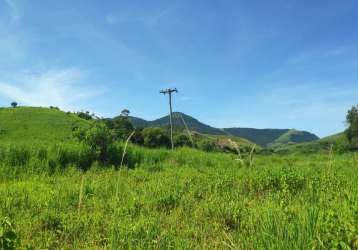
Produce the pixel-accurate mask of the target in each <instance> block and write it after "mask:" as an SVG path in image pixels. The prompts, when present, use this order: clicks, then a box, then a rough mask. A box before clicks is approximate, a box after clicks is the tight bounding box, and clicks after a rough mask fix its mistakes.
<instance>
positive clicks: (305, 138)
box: [115, 112, 319, 147]
mask: <svg viewBox="0 0 358 250" xmlns="http://www.w3.org/2000/svg"><path fill="white" fill-rule="evenodd" d="M115 119H116V118H115ZM129 120H130V121H131V123H132V124H133V125H134V127H137V128H151V127H166V126H168V125H169V116H164V117H162V118H159V119H156V120H154V121H146V120H143V119H141V118H137V117H129ZM184 122H185V124H184ZM173 124H174V126H175V127H176V128H185V126H186V127H187V128H188V129H189V130H190V131H193V132H195V133H199V134H207V135H215V136H220V135H221V136H223V135H226V136H229V137H231V138H232V137H239V138H242V139H246V140H248V141H251V142H253V143H255V144H257V145H260V146H261V147H277V146H278V145H284V144H292V143H302V142H311V141H316V140H318V139H319V138H318V137H317V136H316V135H314V134H312V133H309V132H306V131H297V130H294V129H254V128H224V129H218V128H214V127H211V126H208V125H206V124H204V123H202V122H200V121H198V120H196V119H195V118H193V117H191V116H188V115H186V114H183V113H180V112H174V113H173Z"/></svg>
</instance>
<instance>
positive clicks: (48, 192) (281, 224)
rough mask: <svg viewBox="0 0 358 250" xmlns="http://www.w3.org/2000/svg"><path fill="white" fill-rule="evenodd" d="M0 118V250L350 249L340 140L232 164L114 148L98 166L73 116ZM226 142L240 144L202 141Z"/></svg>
mask: <svg viewBox="0 0 358 250" xmlns="http://www.w3.org/2000/svg"><path fill="white" fill-rule="evenodd" d="M0 118H1V119H0V249H358V185H357V184H358V154H357V153H345V154H336V153H335V151H337V150H336V145H339V144H335V143H331V142H336V141H338V140H336V137H337V138H341V137H342V136H336V137H332V138H328V139H326V140H325V139H323V140H321V141H318V142H317V143H311V144H302V145H294V146H292V147H288V148H289V150H288V151H287V150H286V148H285V149H284V150H283V151H285V152H286V151H287V152H289V153H290V154H282V152H281V154H272V153H269V152H266V153H267V155H263V154H257V153H255V152H254V153H253V155H251V157H250V155H249V154H248V153H247V152H245V151H242V154H241V156H240V157H242V158H239V156H238V155H237V154H234V153H230V154H229V153H208V152H203V151H199V150H195V149H188V148H180V149H176V150H175V151H174V152H172V151H169V150H165V149H147V148H144V147H139V146H135V145H132V144H130V145H129V147H128V148H127V151H126V154H125V155H124V148H125V146H124V144H123V142H116V143H114V144H113V145H111V147H110V148H109V149H108V159H107V161H106V163H99V162H98V161H97V160H98V157H97V158H96V157H95V158H94V154H93V151H91V150H90V148H89V146H88V145H85V144H83V143H80V142H78V141H76V140H74V138H73V137H72V129H73V127H76V126H78V127H85V126H89V124H90V123H89V122H88V121H85V120H82V119H79V118H78V117H77V116H76V115H73V114H66V113H64V112H61V111H58V110H56V109H45V108H16V109H0ZM200 136H203V135H200ZM342 138H343V137H342ZM228 139H230V140H232V141H233V142H236V143H238V144H240V147H242V146H243V145H246V144H249V143H250V142H247V141H242V140H240V139H237V138H231V137H225V136H223V137H215V138H214V139H213V140H219V141H220V140H228ZM331 144H333V145H334V146H333V151H329V150H327V149H329V146H330V145H331ZM223 146H227V147H229V146H230V145H225V144H223ZM248 148H249V149H250V148H251V145H250V146H249V147H248ZM317 148H319V149H320V150H317ZM259 149H260V148H259ZM260 150H261V149H260ZM260 150H259V151H258V152H259V153H260ZM278 151H280V150H278ZM339 151H340V150H339ZM287 152H286V153H287ZM317 152H319V153H317ZM307 153H310V154H307ZM123 155H124V157H123V164H121V162H122V156H123ZM120 166H122V167H120ZM84 170H86V171H84Z"/></svg>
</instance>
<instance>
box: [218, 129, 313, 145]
mask: <svg viewBox="0 0 358 250" xmlns="http://www.w3.org/2000/svg"><path fill="white" fill-rule="evenodd" d="M224 131H225V132H227V133H229V134H231V135H234V136H238V137H242V138H246V139H248V140H250V141H252V142H255V143H257V144H258V145H261V146H263V147H269V146H277V145H280V144H289V143H302V142H310V141H316V140H318V139H319V137H318V136H316V135H314V134H312V133H309V132H307V131H298V130H294V129H254V128H225V129H224Z"/></svg>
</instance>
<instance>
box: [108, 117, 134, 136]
mask: <svg viewBox="0 0 358 250" xmlns="http://www.w3.org/2000/svg"><path fill="white" fill-rule="evenodd" d="M105 122H106V125H107V126H108V128H109V129H111V130H112V132H113V135H114V137H115V139H116V140H127V138H128V136H129V135H130V134H131V133H132V132H133V131H134V127H133V125H132V123H131V122H130V121H129V120H128V119H127V118H126V117H122V116H120V117H116V118H114V119H107V120H105Z"/></svg>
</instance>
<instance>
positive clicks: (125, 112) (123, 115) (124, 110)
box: [120, 109, 130, 117]
mask: <svg viewBox="0 0 358 250" xmlns="http://www.w3.org/2000/svg"><path fill="white" fill-rule="evenodd" d="M129 114H130V111H129V110H128V109H123V110H122V111H121V114H120V116H121V117H128V116H129Z"/></svg>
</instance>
